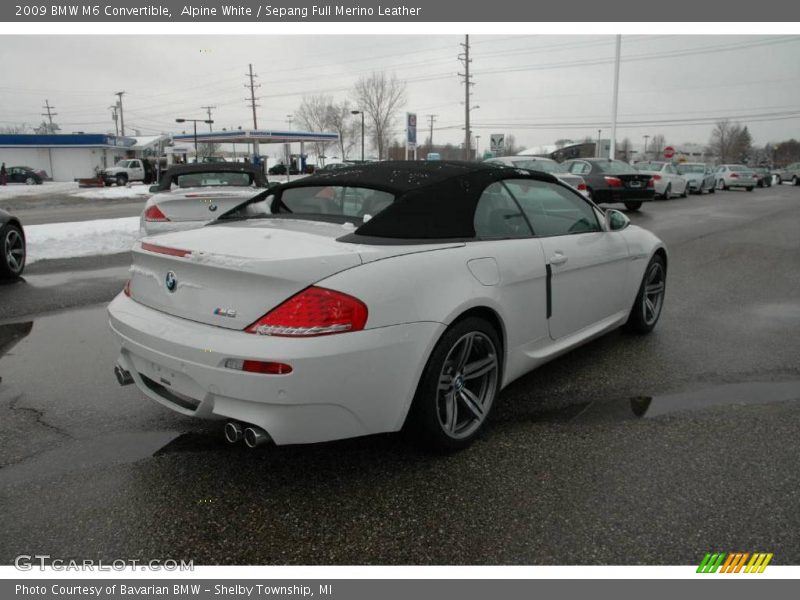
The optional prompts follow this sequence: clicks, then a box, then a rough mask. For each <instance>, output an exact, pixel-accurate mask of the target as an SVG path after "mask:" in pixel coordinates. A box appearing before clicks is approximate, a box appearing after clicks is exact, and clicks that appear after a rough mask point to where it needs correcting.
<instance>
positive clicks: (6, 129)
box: [0, 123, 31, 135]
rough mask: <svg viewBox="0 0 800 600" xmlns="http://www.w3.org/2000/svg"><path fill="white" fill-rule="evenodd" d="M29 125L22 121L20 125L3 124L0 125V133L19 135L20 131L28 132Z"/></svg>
mask: <svg viewBox="0 0 800 600" xmlns="http://www.w3.org/2000/svg"><path fill="white" fill-rule="evenodd" d="M30 129H31V127H30V125H28V124H27V123H22V124H20V125H5V126H3V127H0V134H4V135H19V134H22V133H28V131H30Z"/></svg>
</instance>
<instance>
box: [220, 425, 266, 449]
mask: <svg viewBox="0 0 800 600" xmlns="http://www.w3.org/2000/svg"><path fill="white" fill-rule="evenodd" d="M242 440H244V444H245V446H247V447H248V448H258V447H259V446H261V445H263V444H266V443H267V442H271V441H272V438H271V437H270V435H269V434H268V433H267V432H266V431H264V430H263V429H261V427H256V426H255V425H245V424H243V423H239V422H237V421H228V422H227V423H226V424H225V441H227V442H228V443H229V444H238V443H239V442H241V441H242Z"/></svg>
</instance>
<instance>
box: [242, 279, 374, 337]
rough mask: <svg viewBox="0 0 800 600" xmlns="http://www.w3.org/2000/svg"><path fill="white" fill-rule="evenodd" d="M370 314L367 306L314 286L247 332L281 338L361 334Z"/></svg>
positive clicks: (254, 324) (265, 316) (332, 291)
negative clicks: (347, 333) (358, 332)
mask: <svg viewBox="0 0 800 600" xmlns="http://www.w3.org/2000/svg"><path fill="white" fill-rule="evenodd" d="M367 314H368V311H367V306H366V304H364V303H363V302H361V300H359V299H358V298H353V297H352V296H348V295H347V294H343V293H342V292H337V291H336V290H329V289H326V288H321V287H316V286H312V287H309V288H306V289H305V290H303V291H302V292H299V293H298V294H296V295H294V296H292V297H291V298H289V299H288V300H286V302H284V303H283V304H281V305H280V306H278V307H276V308H274V309H272V310H271V311H270V312H268V313H267V314H266V315H264V316H263V317H261V318H260V319H259V320H258V321H256V322H255V323H253V324H252V325H250V326H249V327H248V328H247V329H245V331H246V332H248V333H256V334H259V335H275V336H281V337H312V336H319V335H330V334H333V333H345V332H348V331H360V330H362V329H364V325H365V324H366V323H367Z"/></svg>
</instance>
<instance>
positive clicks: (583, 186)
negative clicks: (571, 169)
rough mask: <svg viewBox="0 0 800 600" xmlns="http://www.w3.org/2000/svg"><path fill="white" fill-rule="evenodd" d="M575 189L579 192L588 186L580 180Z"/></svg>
mask: <svg viewBox="0 0 800 600" xmlns="http://www.w3.org/2000/svg"><path fill="white" fill-rule="evenodd" d="M576 189H577V190H578V191H579V192H585V191H586V190H588V189H589V188H587V187H586V184H585V183H583V182H581V183H579V184H578V187H577V188H576Z"/></svg>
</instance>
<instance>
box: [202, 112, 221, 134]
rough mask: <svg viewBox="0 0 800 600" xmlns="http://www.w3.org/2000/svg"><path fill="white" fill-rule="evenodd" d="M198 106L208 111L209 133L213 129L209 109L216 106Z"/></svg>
mask: <svg viewBox="0 0 800 600" xmlns="http://www.w3.org/2000/svg"><path fill="white" fill-rule="evenodd" d="M200 108H202V109H204V110H205V111H206V112H207V113H208V120H209V121H211V122H210V123H209V124H208V131H209V133H211V132H212V131H214V129H213V128H212V126H211V123H213V121H212V119H211V111H212V110H213V109H215V108H217V107H216V106H201V107H200Z"/></svg>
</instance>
